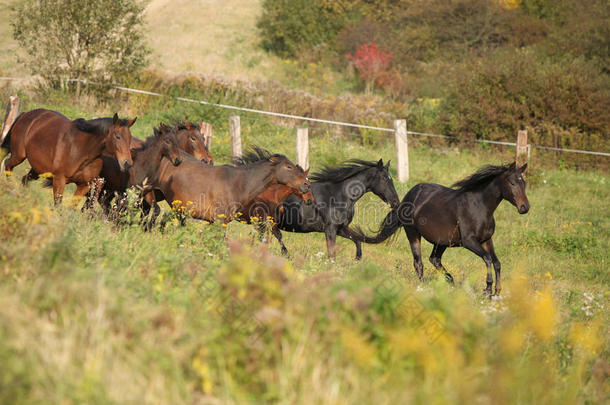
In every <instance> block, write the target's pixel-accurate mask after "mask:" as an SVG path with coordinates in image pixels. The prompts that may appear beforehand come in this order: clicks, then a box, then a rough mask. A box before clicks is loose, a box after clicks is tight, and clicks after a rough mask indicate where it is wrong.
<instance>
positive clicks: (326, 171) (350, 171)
mask: <svg viewBox="0 0 610 405" xmlns="http://www.w3.org/2000/svg"><path fill="white" fill-rule="evenodd" d="M371 167H377V162H370V161H368V160H361V159H350V160H347V161H345V162H344V163H343V165H341V166H339V167H328V166H324V168H323V169H322V170H321V171H319V172H316V173H314V174H312V175H310V176H309V178H310V180H312V181H315V182H330V183H340V182H342V181H344V180H345V179H348V178H350V177H352V176H355V175H356V174H358V173H360V172H362V171H364V170H366V169H370V168H371Z"/></svg>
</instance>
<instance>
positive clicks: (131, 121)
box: [127, 117, 138, 127]
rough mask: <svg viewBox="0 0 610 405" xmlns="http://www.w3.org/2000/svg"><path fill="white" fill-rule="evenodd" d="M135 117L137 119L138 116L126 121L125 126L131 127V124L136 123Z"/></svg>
mask: <svg viewBox="0 0 610 405" xmlns="http://www.w3.org/2000/svg"><path fill="white" fill-rule="evenodd" d="M137 119H138V117H135V118H134V119H132V120H129V121H127V126H128V127H131V126H132V125H133V124H135V123H136V120H137Z"/></svg>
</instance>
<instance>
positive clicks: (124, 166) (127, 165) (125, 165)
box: [119, 160, 133, 172]
mask: <svg viewBox="0 0 610 405" xmlns="http://www.w3.org/2000/svg"><path fill="white" fill-rule="evenodd" d="M132 166H133V163H132V162H130V161H129V160H124V161H123V162H122V163H119V167H120V168H121V171H122V172H126V171H128V170H129V169H131V167H132Z"/></svg>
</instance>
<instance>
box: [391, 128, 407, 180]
mask: <svg viewBox="0 0 610 405" xmlns="http://www.w3.org/2000/svg"><path fill="white" fill-rule="evenodd" d="M394 139H395V141H396V173H397V174H398V181H400V182H402V183H404V182H406V181H408V180H409V146H408V143H407V120H395V121H394Z"/></svg>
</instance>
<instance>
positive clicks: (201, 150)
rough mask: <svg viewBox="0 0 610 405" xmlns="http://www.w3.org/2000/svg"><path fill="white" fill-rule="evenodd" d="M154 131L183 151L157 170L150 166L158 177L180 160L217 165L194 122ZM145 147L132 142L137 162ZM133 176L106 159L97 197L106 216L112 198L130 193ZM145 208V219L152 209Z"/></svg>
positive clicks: (134, 139) (132, 151)
mask: <svg viewBox="0 0 610 405" xmlns="http://www.w3.org/2000/svg"><path fill="white" fill-rule="evenodd" d="M154 131H155V135H156V136H160V134H158V133H157V132H160V133H171V134H173V137H174V138H175V139H176V141H177V143H178V148H179V149H180V151H179V152H178V153H179V154H180V156H178V157H176V156H172V157H171V158H170V156H169V155H165V157H166V158H167V159H159V160H158V164H154V165H153V166H150V165H148V166H147V167H154V170H153V171H154V172H155V176H156V173H157V172H158V171H159V170H160V168H159V166H160V165H164V164H168V165H171V164H174V165H176V159H178V160H180V162H182V160H183V159H185V158H188V157H194V158H195V159H197V160H201V161H202V162H205V163H209V164H213V163H214V159H213V157H212V155H211V154H210V152H209V151H208V149H207V147H206V146H205V140H204V138H203V135H201V132H200V130H199V126H197V125H193V124H191V122H190V121H188V120H186V121H185V122H184V124H178V125H176V126H175V127H171V126H169V125H166V124H164V123H160V124H159V130H157V129H154ZM144 143H145V141H143V140H141V139H138V138H135V137H134V138H131V153H132V157H133V158H134V159H135V156H133V155H134V154H135V153H137V151H138V150H139V149H142V148H143V147H144ZM144 166H145V165H142V167H144ZM130 176H131V175H130V174H127V173H122V172H121V170H120V168H119V166H118V162H117V160H116V159H114V158H113V157H111V156H104V157H103V167H102V170H101V172H100V177H102V178H103V179H104V184H103V186H102V189H101V190H97V192H96V193H93V194H97V195H98V200H99V202H100V204H101V205H102V207H104V210H105V211H106V213H108V211H109V208H110V202H111V201H112V198H113V197H114V196H115V195H116V194H120V193H124V192H125V190H126V189H127V187H129V186H128V185H127V183H126V181H127V179H128V178H129V177H130ZM148 183H149V184H151V181H150V179H149V182H148ZM135 184H139V183H138V182H135V183H134V184H132V185H135ZM90 198H91V196H90V197H89V200H88V201H87V206H91V205H92V201H91V200H90ZM161 201H162V197H161ZM144 205H145V206H144V207H143V210H144V212H145V215H147V214H148V210H149V207H148V206H147V205H148V204H147V203H144ZM155 209H156V210H157V209H158V208H157V207H155Z"/></svg>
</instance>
